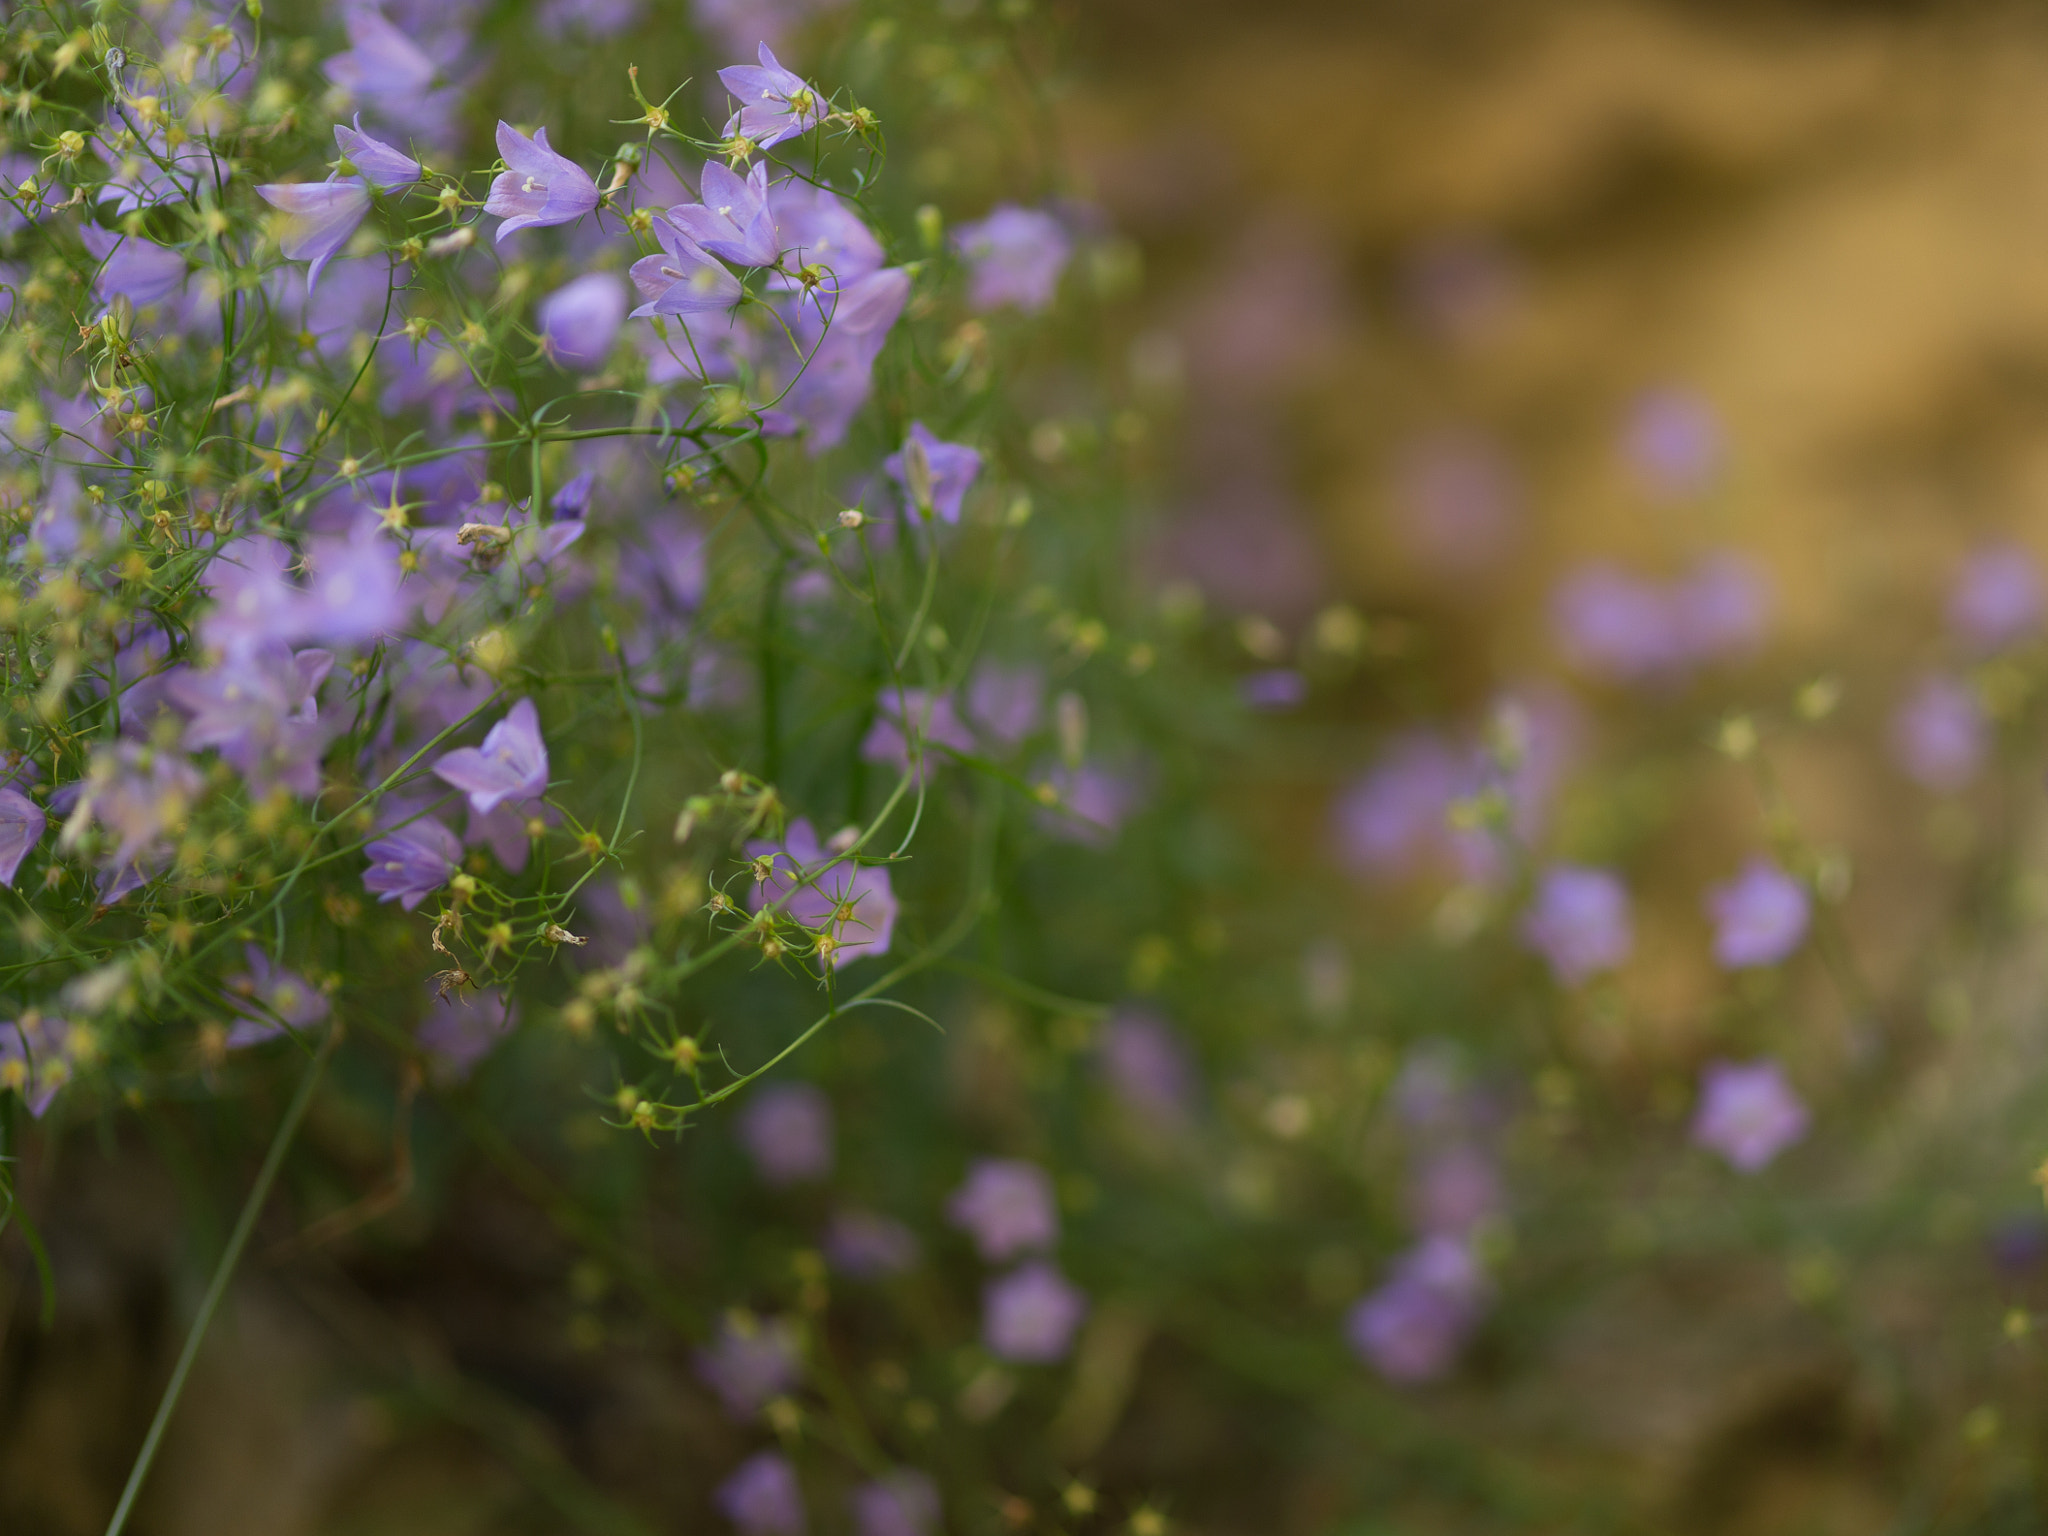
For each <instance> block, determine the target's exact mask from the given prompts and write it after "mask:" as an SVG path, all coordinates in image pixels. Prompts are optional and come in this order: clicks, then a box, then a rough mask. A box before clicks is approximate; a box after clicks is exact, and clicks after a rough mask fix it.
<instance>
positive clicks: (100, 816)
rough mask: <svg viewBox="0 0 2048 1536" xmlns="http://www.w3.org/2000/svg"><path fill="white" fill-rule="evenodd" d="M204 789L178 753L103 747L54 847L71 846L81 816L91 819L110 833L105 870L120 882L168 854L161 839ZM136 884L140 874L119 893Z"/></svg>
mask: <svg viewBox="0 0 2048 1536" xmlns="http://www.w3.org/2000/svg"><path fill="white" fill-rule="evenodd" d="M204 785H205V780H204V779H203V778H202V777H201V776H200V773H199V770H198V769H197V768H195V767H193V766H192V762H191V760H190V759H189V758H186V757H184V756H183V755H181V754H179V753H176V752H170V751H166V750H163V749H161V748H157V747H153V746H146V745H144V744H143V743H141V742H138V741H122V742H117V743H116V744H115V745H114V746H113V747H112V749H111V750H109V749H106V748H102V749H100V750H99V751H97V752H95V753H94V754H93V760H92V766H91V768H90V769H89V770H88V771H87V774H86V777H85V779H84V780H83V784H82V787H80V788H79V789H78V797H77V800H76V803H75V804H76V809H74V810H73V811H72V813H71V816H72V820H71V822H70V823H69V824H67V825H66V827H65V829H64V833H63V834H62V835H61V836H60V837H59V839H58V847H60V848H66V847H69V846H70V844H71V842H72V839H73V837H74V832H73V828H74V827H75V826H80V825H82V822H81V818H82V817H89V818H90V819H91V820H93V821H95V822H97V823H98V824H99V825H100V826H101V827H103V828H105V829H106V830H107V831H108V832H109V833H111V834H112V835H113V838H114V849H113V852H112V853H111V854H109V855H108V856H107V860H106V868H107V870H108V871H110V872H112V873H113V874H114V875H115V877H116V883H120V882H121V881H122V880H125V879H126V877H127V876H128V875H129V874H130V873H135V872H136V866H137V865H139V864H140V863H141V862H143V861H145V860H146V861H148V862H150V863H152V864H154V863H155V862H157V860H158V859H159V858H160V857H163V856H165V855H167V854H168V852H169V850H168V848H166V847H164V846H163V844H162V841H161V839H162V834H163V832H164V831H165V829H166V828H169V827H174V826H176V825H177V824H178V823H180V822H182V821H183V820H184V819H185V816H186V814H187V813H188V811H189V810H190V809H191V806H192V802H193V801H195V800H196V799H198V798H199V792H200V790H201V789H202V788H203V787H204ZM70 787H71V786H67V788H70ZM58 793H59V794H62V793H64V791H62V790H60V791H59V792H58ZM52 803H53V806H54V805H55V802H54V801H53V802H52ZM140 883H141V880H140V877H139V873H138V874H137V877H136V879H135V880H134V882H133V883H131V884H125V885H123V887H122V890H123V894H125V892H126V891H130V890H133V889H134V888H135V886H136V885H139V884H140ZM115 899H116V898H115V897H114V896H113V895H110V894H102V896H101V900H103V901H112V900H115Z"/></svg>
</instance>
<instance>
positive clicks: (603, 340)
mask: <svg viewBox="0 0 2048 1536" xmlns="http://www.w3.org/2000/svg"><path fill="white" fill-rule="evenodd" d="M626 304H627V299H626V285H625V284H624V283H623V282H621V281H620V280H619V279H618V278H616V277H614V276H613V275H612V274H611V273H609V272H586V273H584V274H583V276H581V277H577V278H571V279H570V280H569V281H568V282H567V283H565V284H563V285H562V286H561V287H560V288H557V289H556V290H555V291H554V292H553V293H551V294H549V295H548V296H547V297H546V298H544V299H542V300H541V301H540V344H541V347H542V349H543V350H544V351H545V352H546V353H547V354H548V356H550V357H552V358H553V359H554V360H555V361H556V362H557V363H559V364H560V365H561V366H562V367H564V368H574V369H583V370H588V369H592V368H599V367H602V366H603V365H604V360H605V359H606V358H607V357H609V356H610V355H611V350H612V342H613V341H614V340H616V339H617V337H618V334H619V327H620V326H621V325H623V324H625V321H626Z"/></svg>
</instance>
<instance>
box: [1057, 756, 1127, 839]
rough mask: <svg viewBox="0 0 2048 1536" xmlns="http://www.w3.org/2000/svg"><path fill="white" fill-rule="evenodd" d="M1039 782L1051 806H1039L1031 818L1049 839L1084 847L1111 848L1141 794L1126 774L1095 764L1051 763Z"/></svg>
mask: <svg viewBox="0 0 2048 1536" xmlns="http://www.w3.org/2000/svg"><path fill="white" fill-rule="evenodd" d="M1043 782H1044V785H1045V787H1046V788H1047V789H1049V790H1050V791H1051V792H1052V797H1053V798H1052V803H1051V804H1050V805H1045V806H1041V807H1040V809H1039V811H1038V814H1037V815H1036V816H1035V817H1034V818H1033V819H1034V820H1035V821H1036V822H1037V823H1038V825H1039V826H1040V827H1042V828H1043V829H1044V830H1045V831H1046V832H1047V833H1049V834H1051V835H1052V836H1053V837H1057V838H1059V839H1060V840H1062V841H1063V842H1069V843H1079V844H1080V845H1081V846H1082V847H1084V848H1094V849H1105V848H1109V847H1111V846H1112V845H1113V844H1114V843H1115V842H1116V838H1117V833H1118V832H1119V831H1120V830H1121V829H1122V827H1123V824H1124V821H1125V819H1126V818H1127V817H1129V815H1130V814H1131V812H1132V811H1134V810H1136V809H1137V806H1138V801H1139V799H1140V797H1141V794H1142V791H1141V789H1140V786H1139V785H1138V783H1137V782H1136V780H1135V779H1134V778H1133V777H1132V776H1131V775H1130V774H1128V773H1120V772H1118V771H1117V770H1115V769H1113V768H1105V767H1103V766H1102V765H1100V764H1098V763H1083V764H1082V765H1081V766H1080V767H1078V768H1070V767H1068V766H1067V765H1066V764H1065V763H1058V764H1055V765H1054V766H1053V767H1052V768H1051V769H1049V770H1048V771H1047V772H1046V774H1045V776H1044V780H1043Z"/></svg>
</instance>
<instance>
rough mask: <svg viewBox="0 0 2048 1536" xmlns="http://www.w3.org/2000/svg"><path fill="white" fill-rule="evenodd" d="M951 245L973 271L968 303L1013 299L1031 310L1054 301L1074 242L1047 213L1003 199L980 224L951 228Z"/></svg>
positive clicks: (992, 304) (982, 305) (985, 305)
mask: <svg viewBox="0 0 2048 1536" xmlns="http://www.w3.org/2000/svg"><path fill="white" fill-rule="evenodd" d="M953 246H954V249H956V250H958V251H959V252H960V254H961V256H962V257H963V258H965V260H966V262H967V264H968V267H969V268H970V270H971V275H970V277H969V279H968V285H967V294H968V302H969V303H970V304H972V305H973V306H974V307H975V308H976V309H981V310H989V309H1000V308H1002V307H1003V306H1004V305H1005V304H1013V305H1015V306H1016V307H1017V308H1018V309H1021V310H1022V311H1024V313H1025V314H1027V315H1035V314H1037V313H1038V312H1039V311H1040V310H1042V309H1044V308H1045V307H1046V306H1047V305H1049V304H1051V303H1052V301H1053V296H1054V294H1055V293H1057V292H1058V291H1059V283H1060V274H1061V273H1062V272H1064V271H1066V269H1067V261H1068V259H1069V258H1070V257H1072V255H1073V253H1074V242H1073V241H1072V240H1071V239H1069V238H1068V235H1067V231H1066V229H1065V228H1064V227H1063V226H1062V225H1061V223H1060V221H1059V220H1058V219H1056V218H1054V217H1053V216H1052V215H1051V214H1049V213H1047V212H1045V211H1044V210H1042V209H1038V208H1020V207H1018V206H1017V205H1016V204H1015V203H1003V204H1001V205H999V206H998V207H997V208H996V209H995V211H994V212H992V213H990V214H989V216H988V217H987V218H985V219H983V220H981V221H980V222H979V223H975V224H963V225H961V226H960V227H959V228H958V229H957V230H955V231H954V232H953Z"/></svg>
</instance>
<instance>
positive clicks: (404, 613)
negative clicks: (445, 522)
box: [292, 517, 414, 645]
mask: <svg viewBox="0 0 2048 1536" xmlns="http://www.w3.org/2000/svg"><path fill="white" fill-rule="evenodd" d="M300 563H301V565H302V566H303V568H304V570H305V572H306V585H305V587H304V589H303V593H302V595H301V597H300V598H299V600H298V602H297V603H296V604H295V605H294V610H293V614H294V617H293V624H292V630H293V634H294V637H295V638H299V639H305V640H323V641H325V642H327V643H328V644H329V645H374V644H376V643H377V642H378V641H380V640H388V639H390V638H391V636H392V635H393V634H395V633H396V632H397V631H398V630H399V629H400V628H401V627H402V626H403V625H404V624H405V623H406V622H407V621H408V620H409V619H411V617H412V611H413V606H414V603H413V599H412V597H411V596H410V594H408V593H407V592H406V591H405V590H404V585H403V583H404V574H403V572H402V570H401V568H400V565H399V553H398V550H397V548H396V547H395V546H394V545H393V544H392V542H391V540H390V539H388V538H386V537H384V535H383V534H382V533H380V532H379V531H378V523H377V520H376V519H375V518H374V517H363V518H360V519H358V520H357V522H356V524H355V526H354V527H353V528H351V529H350V530H349V531H348V532H347V533H345V534H322V535H320V536H319V537H317V538H313V539H309V540H308V541H307V543H306V554H305V558H304V560H303V561H301V562H300Z"/></svg>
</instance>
